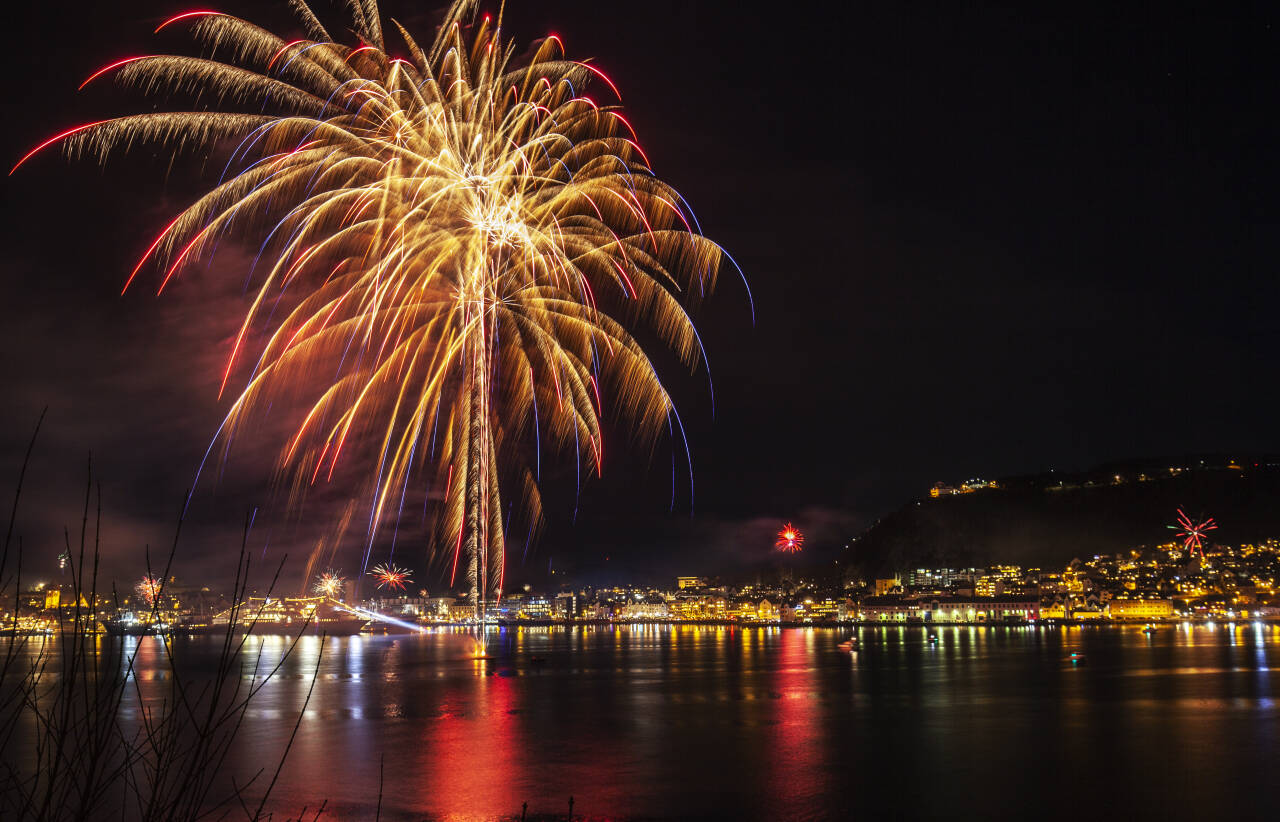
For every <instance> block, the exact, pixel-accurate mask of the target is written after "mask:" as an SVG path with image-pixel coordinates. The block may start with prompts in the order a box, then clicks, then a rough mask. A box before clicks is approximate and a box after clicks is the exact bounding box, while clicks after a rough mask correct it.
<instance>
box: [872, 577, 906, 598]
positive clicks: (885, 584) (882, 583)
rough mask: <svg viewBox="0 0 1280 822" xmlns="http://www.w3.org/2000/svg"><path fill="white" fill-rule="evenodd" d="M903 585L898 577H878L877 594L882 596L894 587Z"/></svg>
mask: <svg viewBox="0 0 1280 822" xmlns="http://www.w3.org/2000/svg"><path fill="white" fill-rule="evenodd" d="M901 586H902V582H901V581H900V580H898V579H877V580H876V596H878V597H882V596H884V595H885V594H887V593H889V592H890V591H892V590H893V589H894V588H899V587H901Z"/></svg>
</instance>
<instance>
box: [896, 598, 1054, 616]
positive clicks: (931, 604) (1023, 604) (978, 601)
mask: <svg viewBox="0 0 1280 822" xmlns="http://www.w3.org/2000/svg"><path fill="white" fill-rule="evenodd" d="M919 612H920V617H921V619H923V620H924V621H926V622H1023V621H1034V620H1037V619H1039V618H1040V597H1038V596H1035V597H1026V596H996V597H981V598H964V597H934V598H932V599H927V600H921V601H920V603H919Z"/></svg>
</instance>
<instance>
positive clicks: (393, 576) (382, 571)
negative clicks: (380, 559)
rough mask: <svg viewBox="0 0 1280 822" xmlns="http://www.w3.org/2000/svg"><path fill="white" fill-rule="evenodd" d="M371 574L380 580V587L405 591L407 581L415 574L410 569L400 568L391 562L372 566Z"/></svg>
mask: <svg viewBox="0 0 1280 822" xmlns="http://www.w3.org/2000/svg"><path fill="white" fill-rule="evenodd" d="M369 576H371V577H373V578H374V579H376V580H377V581H378V587H379V588H386V589H387V590H388V591H391V590H396V591H403V590H404V589H405V583H407V582H409V581H411V580H412V578H413V574H411V573H410V572H409V571H406V570H405V569H404V568H398V567H396V566H395V565H393V564H391V563H389V562H386V563H383V564H381V565H375V566H373V567H372V568H370V569H369Z"/></svg>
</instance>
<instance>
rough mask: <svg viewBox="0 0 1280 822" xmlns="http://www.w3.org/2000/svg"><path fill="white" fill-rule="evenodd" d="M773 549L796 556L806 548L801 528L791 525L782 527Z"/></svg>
mask: <svg viewBox="0 0 1280 822" xmlns="http://www.w3.org/2000/svg"><path fill="white" fill-rule="evenodd" d="M773 547H775V548H777V549H778V550H779V551H785V552H787V553H788V554H794V553H796V552H797V551H799V550H800V549H801V548H802V547H804V534H803V533H802V532H801V531H800V529H799V528H797V527H795V526H794V525H792V524H791V523H789V522H788V523H787V524H786V525H784V526H782V530H781V531H779V532H778V539H777V541H776V542H774V543H773Z"/></svg>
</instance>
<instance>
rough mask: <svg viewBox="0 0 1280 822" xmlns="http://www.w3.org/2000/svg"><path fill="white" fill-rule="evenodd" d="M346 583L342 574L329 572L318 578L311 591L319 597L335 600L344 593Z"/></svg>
mask: <svg viewBox="0 0 1280 822" xmlns="http://www.w3.org/2000/svg"><path fill="white" fill-rule="evenodd" d="M345 582H346V580H345V579H344V578H343V577H342V574H340V573H338V572H337V571H333V570H329V571H325V572H324V573H323V574H321V575H320V576H319V577H317V578H316V583H315V585H313V586H312V587H311V590H312V591H313V592H315V593H316V594H317V595H319V596H325V597H331V598H333V597H337V596H338V595H339V594H341V593H342V585H343V583H345Z"/></svg>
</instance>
